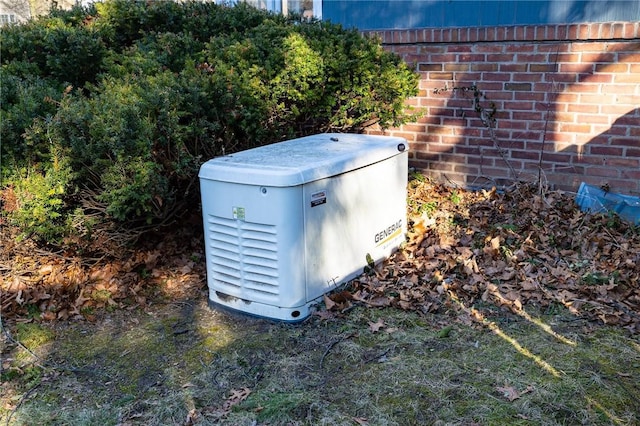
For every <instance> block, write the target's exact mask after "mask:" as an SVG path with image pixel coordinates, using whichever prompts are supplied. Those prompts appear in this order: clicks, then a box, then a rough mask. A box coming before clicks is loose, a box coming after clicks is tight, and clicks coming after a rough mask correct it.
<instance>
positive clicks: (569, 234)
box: [327, 179, 640, 333]
mask: <svg viewBox="0 0 640 426" xmlns="http://www.w3.org/2000/svg"><path fill="white" fill-rule="evenodd" d="M409 200H410V203H409V212H408V213H409V223H410V226H409V230H408V241H407V244H406V245H405V246H404V247H403V248H402V249H401V250H399V251H398V252H396V253H395V254H394V255H393V256H392V257H391V258H390V259H388V260H387V261H386V262H384V263H382V264H380V265H377V266H376V267H375V268H374V269H373V270H370V271H369V273H367V274H363V275H362V276H360V277H359V278H357V279H356V280H354V281H353V282H352V283H351V284H350V285H349V289H350V292H351V297H345V294H344V293H345V292H344V291H343V292H340V293H338V295H337V296H335V295H331V296H330V299H331V305H329V304H328V305H327V307H329V306H331V309H333V310H334V311H338V312H339V310H341V309H347V308H349V306H350V304H351V303H361V304H364V305H366V306H371V307H382V306H394V307H398V308H401V309H405V310H413V311H418V312H425V313H426V312H442V311H444V310H456V309H460V308H461V307H463V309H467V310H468V309H469V308H472V307H474V306H483V305H484V306H486V305H498V306H503V307H507V308H509V309H512V310H514V311H518V310H521V309H522V308H523V307H524V306H525V305H528V306H537V307H540V308H549V307H553V306H554V305H563V306H565V307H567V308H568V309H569V310H570V311H571V312H572V313H574V314H576V315H581V316H586V317H589V318H592V319H598V320H600V321H602V322H603V323H607V324H614V325H618V326H622V327H625V328H627V329H629V330H630V331H632V332H634V333H637V332H640V229H639V228H637V227H636V228H634V227H633V226H631V225H630V224H628V223H624V222H622V221H620V220H619V219H618V218H616V217H614V216H602V215H600V216H592V215H587V214H585V213H583V212H581V211H580V210H579V209H578V208H577V207H576V206H575V203H574V199H573V196H572V195H571V194H566V193H560V192H549V193H544V194H540V193H539V191H538V189H537V187H534V186H532V185H525V184H522V185H518V186H514V187H513V188H511V189H509V190H507V191H505V192H497V191H495V190H492V191H484V190H483V191H465V190H462V189H452V188H447V187H444V186H442V185H435V184H433V183H431V182H429V181H427V180H421V179H414V180H411V181H410V184H409Z"/></svg>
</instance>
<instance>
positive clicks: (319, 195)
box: [311, 191, 327, 207]
mask: <svg viewBox="0 0 640 426" xmlns="http://www.w3.org/2000/svg"><path fill="white" fill-rule="evenodd" d="M326 202H327V191H318V192H314V193H313V194H311V207H318V206H320V205H322V204H325V203H326Z"/></svg>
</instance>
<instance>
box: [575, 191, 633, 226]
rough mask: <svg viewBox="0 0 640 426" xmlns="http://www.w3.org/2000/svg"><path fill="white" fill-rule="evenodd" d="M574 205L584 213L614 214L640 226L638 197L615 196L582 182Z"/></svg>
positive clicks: (612, 193)
mask: <svg viewBox="0 0 640 426" xmlns="http://www.w3.org/2000/svg"><path fill="white" fill-rule="evenodd" d="M576 204H578V206H580V209H581V210H582V211H584V212H590V213H607V212H614V213H616V214H617V215H618V216H620V217H621V218H622V219H624V220H626V221H629V222H631V223H633V224H634V225H640V197H633V196H631V195H622V194H616V193H614V192H609V191H605V190H603V189H601V188H598V187H597V186H593V185H587V184H586V183H584V182H582V183H581V184H580V188H579V189H578V195H577V196H576Z"/></svg>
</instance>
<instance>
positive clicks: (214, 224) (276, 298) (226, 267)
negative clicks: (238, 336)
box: [200, 179, 307, 320]
mask: <svg viewBox="0 0 640 426" xmlns="http://www.w3.org/2000/svg"><path fill="white" fill-rule="evenodd" d="M200 185H201V194H202V213H203V221H204V238H205V251H206V260H207V284H208V287H209V295H210V297H209V298H210V300H212V301H214V302H215V303H218V304H221V305H224V306H227V307H229V308H232V309H236V310H242V311H244V312H246V313H249V314H254V315H259V316H267V317H273V318H279V317H283V318H279V319H285V320H290V319H291V317H290V313H289V312H288V310H289V308H297V307H299V306H303V305H304V304H305V302H306V299H307V294H306V287H305V285H304V280H305V274H304V269H305V265H304V242H303V212H302V202H301V200H302V187H301V186H295V187H285V188H274V187H265V186H255V185H243V184H235V183H229V182H220V181H212V180H204V179H202V180H201V181H200ZM298 315H299V313H298Z"/></svg>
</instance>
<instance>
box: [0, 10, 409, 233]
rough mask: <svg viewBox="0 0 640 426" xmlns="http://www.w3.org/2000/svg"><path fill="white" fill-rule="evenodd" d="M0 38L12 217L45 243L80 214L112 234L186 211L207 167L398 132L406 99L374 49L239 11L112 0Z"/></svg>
mask: <svg viewBox="0 0 640 426" xmlns="http://www.w3.org/2000/svg"><path fill="white" fill-rule="evenodd" d="M1 41H2V42H3V43H2V47H1V49H2V54H3V56H2V74H1V79H2V82H3V92H2V101H3V102H2V105H0V113H1V114H2V119H3V123H2V125H3V130H2V131H3V146H2V153H3V155H4V156H5V157H4V158H9V159H11V161H10V162H9V165H8V166H5V164H7V162H5V161H3V167H5V171H4V174H5V175H6V176H12V179H11V182H13V183H12V185H13V186H12V187H11V188H12V191H15V193H16V194H18V198H19V203H18V204H17V205H18V209H17V210H12V211H11V212H9V216H10V219H11V220H12V221H13V223H16V224H18V225H20V226H21V227H22V228H23V229H24V230H25V231H26V232H29V233H34V234H38V235H39V236H40V237H42V238H45V239H47V240H60V238H61V237H62V236H64V235H65V234H66V233H68V232H70V230H72V229H73V230H74V232H77V230H79V229H86V228H87V227H86V226H84V225H83V224H82V221H83V219H82V218H83V214H86V215H87V216H90V217H91V218H92V220H93V221H95V220H96V218H97V217H99V218H100V220H102V221H104V222H109V221H112V222H115V223H118V226H117V227H114V228H113V229H115V228H119V229H122V228H129V229H134V228H135V229H137V228H139V227H140V226H141V225H143V226H144V225H148V224H154V223H159V222H164V221H166V220H167V218H169V217H171V216H173V215H180V214H182V213H184V212H185V209H187V208H189V206H191V207H192V206H197V204H198V199H197V196H198V193H197V190H196V188H197V187H198V185H197V173H198V168H199V166H200V165H201V164H202V163H203V162H204V161H206V160H207V159H209V158H211V157H214V156H217V155H222V154H229V153H232V152H235V151H239V150H242V149H247V148H251V147H254V146H257V145H265V144H268V143H272V142H276V141H280V140H284V139H288V138H294V137H298V136H303V135H308V134H313V133H319V132H325V131H350V132H359V131H361V130H362V129H363V128H364V126H365V125H367V124H369V123H374V122H375V123H378V124H379V125H380V126H382V127H383V128H384V127H389V126H396V125H398V124H400V123H403V122H404V121H405V120H406V119H407V115H406V114H405V104H404V101H405V99H406V98H407V97H409V96H412V95H415V94H416V93H417V76H416V75H415V73H414V72H412V71H411V70H410V69H409V68H408V67H407V66H406V65H405V64H404V63H403V62H402V61H401V60H400V58H399V57H397V56H395V55H393V54H390V53H388V52H386V51H384V50H383V49H382V47H381V46H380V44H379V43H378V42H377V41H376V40H372V39H368V38H365V37H363V36H361V35H360V34H359V33H358V32H357V31H355V30H344V29H342V28H341V27H339V26H336V25H332V24H330V23H325V22H316V21H314V22H309V23H307V22H300V21H299V20H296V19H295V18H288V17H284V16H281V15H276V14H272V13H268V12H263V11H260V10H257V9H255V8H252V7H250V6H248V5H246V4H239V5H238V6H236V7H227V6H220V5H216V4H213V3H211V2H204V3H203V2H186V3H174V2H166V1H151V2H146V1H145V2H140V1H129V0H112V1H106V2H104V3H96V4H94V5H92V6H91V7H89V8H84V9H83V8H74V9H73V10H72V11H68V12H64V11H59V10H56V11H54V12H53V13H52V15H51V16H49V17H46V18H43V19H39V20H35V21H32V22H30V23H28V24H26V25H24V26H17V27H15V28H12V29H10V30H9V31H7V32H4V31H3V33H2V40H1ZM5 84H6V87H7V90H4V88H5ZM5 134H6V136H5ZM54 164H57V165H54ZM62 165H63V166H62ZM26 170H28V171H29V172H26ZM31 216H33V218H34V219H33V220H31V221H29V219H28V218H29V217H31ZM70 223H73V226H72V227H71V225H69V224H70ZM103 229H105V228H103ZM83 232H84V231H83Z"/></svg>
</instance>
